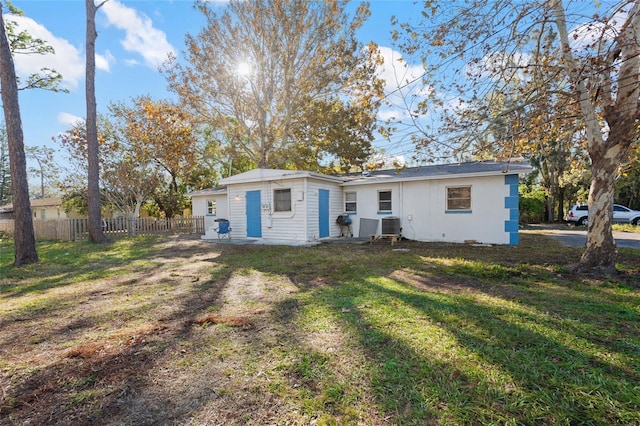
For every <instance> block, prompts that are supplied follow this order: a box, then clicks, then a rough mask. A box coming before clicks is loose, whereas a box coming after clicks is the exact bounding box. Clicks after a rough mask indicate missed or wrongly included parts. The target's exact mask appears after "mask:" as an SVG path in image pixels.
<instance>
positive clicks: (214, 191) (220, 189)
mask: <svg viewBox="0 0 640 426" xmlns="http://www.w3.org/2000/svg"><path fill="white" fill-rule="evenodd" d="M226 193H227V187H226V186H216V187H215V188H208V189H199V190H197V191H191V192H189V193H188V194H187V197H197V196H202V195H224V194H226Z"/></svg>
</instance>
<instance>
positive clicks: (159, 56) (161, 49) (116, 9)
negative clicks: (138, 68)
mask: <svg viewBox="0 0 640 426" xmlns="http://www.w3.org/2000/svg"><path fill="white" fill-rule="evenodd" d="M100 10H102V11H103V12H104V14H105V15H106V17H107V21H108V23H109V25H113V26H114V27H116V28H118V29H120V30H124V31H125V37H124V39H122V40H121V41H120V44H121V45H122V47H123V48H124V49H125V50H126V51H128V52H132V53H137V54H139V55H141V56H142V58H143V59H144V63H145V65H147V66H148V67H150V68H154V69H155V68H158V67H159V66H160V65H161V64H162V63H163V62H164V61H165V60H166V59H167V56H168V55H169V54H175V49H174V48H173V46H172V45H171V43H169V42H168V41H167V36H166V34H165V33H164V32H163V31H160V30H158V29H157V28H154V27H153V21H151V19H149V17H147V16H146V15H144V14H142V13H139V12H138V11H136V10H135V9H132V8H130V7H127V6H124V5H123V4H122V3H120V2H119V1H117V0H111V1H109V2H107V3H105V4H104V6H102V8H101V9H100ZM129 63H130V62H129Z"/></svg>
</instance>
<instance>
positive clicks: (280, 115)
mask: <svg viewBox="0 0 640 426" xmlns="http://www.w3.org/2000/svg"><path fill="white" fill-rule="evenodd" d="M346 4H347V1H345V0H326V1H322V2H313V1H307V0H289V1H284V0H250V1H240V0H231V1H230V2H229V3H228V4H227V6H226V9H225V10H224V11H223V12H221V13H218V12H217V11H216V10H218V9H217V8H213V7H211V6H210V5H209V4H208V3H207V2H201V3H198V7H199V8H200V11H201V12H202V14H203V15H204V17H205V19H206V22H207V24H206V27H205V28H204V29H203V30H202V31H201V32H200V34H198V35H195V36H194V35H188V36H187V40H186V44H187V52H186V58H187V61H188V64H187V65H182V64H179V63H177V62H174V63H173V64H171V66H169V67H167V68H166V70H165V72H166V75H167V78H168V81H169V84H170V87H171V88H172V89H173V90H174V91H175V92H176V93H178V95H179V96H180V100H181V102H182V103H183V104H184V105H186V106H187V107H189V108H191V109H192V110H193V111H194V115H195V116H196V117H197V118H198V119H199V120H201V121H202V122H206V123H208V124H211V125H212V126H213V127H215V128H216V129H218V130H219V131H220V132H221V133H222V134H223V137H222V138H219V140H220V141H222V142H223V143H224V144H225V145H224V147H223V151H224V153H225V155H227V156H228V158H230V159H232V160H233V161H236V160H238V161H239V160H240V159H246V158H248V159H250V161H251V162H252V163H253V164H254V166H258V167H262V168H269V167H301V166H304V167H307V168H312V169H318V168H320V167H321V166H320V165H319V162H320V161H321V160H323V159H331V158H335V159H336V161H337V163H339V164H341V165H344V166H345V167H346V166H351V165H352V164H355V165H356V166H358V165H361V164H362V163H363V160H362V158H363V157H365V156H366V153H367V152H368V150H369V149H370V142H371V140H372V131H373V129H374V128H375V112H376V110H377V108H378V105H379V101H380V98H381V96H382V85H381V82H380V81H379V80H378V79H376V77H375V65H376V59H377V48H376V46H373V45H371V46H368V47H367V48H364V47H363V46H362V45H361V44H360V43H359V42H358V41H357V39H356V31H357V30H358V28H360V27H361V25H362V23H363V22H364V20H365V19H366V18H367V17H368V16H369V10H368V8H367V6H366V4H362V5H361V6H360V7H359V8H358V9H357V11H356V13H355V15H354V16H353V17H352V18H351V17H349V16H348V14H347V13H346V12H345V6H346ZM324 112H327V113H329V115H330V122H331V124H333V128H332V129H327V128H326V125H327V121H323V120H321V119H320V117H318V114H322V113H324ZM322 138H329V140H321V139H322ZM349 138H350V139H351V143H347V142H345V141H347V140H349ZM301 156H302V158H301Z"/></svg>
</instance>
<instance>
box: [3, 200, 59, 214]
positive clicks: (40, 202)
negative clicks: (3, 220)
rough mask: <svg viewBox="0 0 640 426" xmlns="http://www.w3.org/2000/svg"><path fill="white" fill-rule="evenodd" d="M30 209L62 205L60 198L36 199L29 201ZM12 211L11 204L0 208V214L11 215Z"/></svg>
mask: <svg viewBox="0 0 640 426" xmlns="http://www.w3.org/2000/svg"><path fill="white" fill-rule="evenodd" d="M29 204H30V205H31V207H32V208H33V207H60V206H61V205H62V198H58V197H54V198H38V199H35V200H30V201H29ZM12 211H13V204H5V205H4V206H0V213H11V212H12Z"/></svg>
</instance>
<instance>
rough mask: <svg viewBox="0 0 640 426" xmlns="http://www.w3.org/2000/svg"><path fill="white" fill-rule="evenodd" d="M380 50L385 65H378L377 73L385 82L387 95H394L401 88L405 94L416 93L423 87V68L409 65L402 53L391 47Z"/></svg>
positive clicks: (380, 48)
mask: <svg viewBox="0 0 640 426" xmlns="http://www.w3.org/2000/svg"><path fill="white" fill-rule="evenodd" d="M378 49H379V51H380V55H381V56H382V58H383V60H384V63H383V64H382V65H378V67H377V73H378V77H380V78H382V79H383V80H384V81H385V86H384V92H385V93H387V94H389V93H393V92H395V91H398V89H399V88H400V89H401V90H402V91H403V92H405V93H406V92H409V91H410V92H414V91H415V90H416V87H418V86H420V87H421V86H422V76H423V75H424V68H422V66H416V65H409V64H408V63H407V62H405V60H404V58H403V57H402V54H401V53H399V52H397V51H395V50H393V49H391V48H389V47H384V46H380V47H379V48H378Z"/></svg>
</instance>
